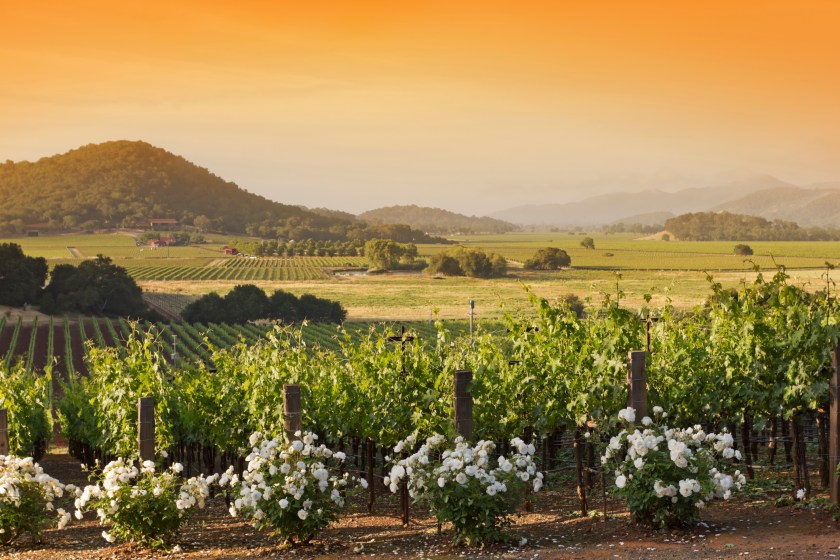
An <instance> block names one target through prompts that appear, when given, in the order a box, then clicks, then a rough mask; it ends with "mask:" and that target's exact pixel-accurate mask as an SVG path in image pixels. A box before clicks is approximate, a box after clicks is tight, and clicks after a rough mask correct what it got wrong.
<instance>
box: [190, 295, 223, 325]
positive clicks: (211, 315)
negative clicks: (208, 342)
mask: <svg viewBox="0 0 840 560" xmlns="http://www.w3.org/2000/svg"><path fill="white" fill-rule="evenodd" d="M227 309H228V308H227V302H225V300H224V298H223V297H222V296H220V295H219V294H217V293H216V292H210V293H209V294H207V295H205V296H202V297H200V298H198V299H197V300H195V301H194V302H192V303H190V304H189V305H187V306H186V307H185V308H184V309H183V311H181V318H182V319H183V320H184V321H186V322H187V323H205V324H206V323H224V322H226V319H227V317H228V311H227Z"/></svg>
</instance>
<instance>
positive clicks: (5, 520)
mask: <svg viewBox="0 0 840 560" xmlns="http://www.w3.org/2000/svg"><path fill="white" fill-rule="evenodd" d="M65 490H66V491H68V492H73V491H74V490H75V487H74V486H72V485H67V486H66V487H65V486H64V485H63V484H61V483H60V482H59V481H57V480H56V479H54V478H52V477H50V476H48V475H47V474H45V473H44V469H42V468H41V466H40V465H39V464H38V463H36V462H35V461H34V460H33V459H32V457H26V458H25V459H21V458H19V457H16V456H14V455H6V456H2V455H0V544H4V545H6V544H11V543H13V542H14V541H15V540H17V538H18V537H19V536H21V535H22V534H24V533H29V534H31V535H32V536H33V537H34V538H35V540H38V539H39V536H40V534H41V531H43V530H44V529H47V528H49V527H53V526H57V527H58V528H59V529H62V528H64V526H65V525H67V522H68V521H70V514H69V513H67V512H66V511H65V510H64V509H62V508H56V507H55V505H54V502H55V501H56V500H57V499H58V498H61V497H62V496H63V495H64V492H65Z"/></svg>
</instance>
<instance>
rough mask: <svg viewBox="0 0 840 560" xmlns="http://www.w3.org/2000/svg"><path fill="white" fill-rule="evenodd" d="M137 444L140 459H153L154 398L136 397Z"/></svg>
mask: <svg viewBox="0 0 840 560" xmlns="http://www.w3.org/2000/svg"><path fill="white" fill-rule="evenodd" d="M137 445H138V446H139V448H140V461H154V460H155V399H154V397H140V398H139V399H137Z"/></svg>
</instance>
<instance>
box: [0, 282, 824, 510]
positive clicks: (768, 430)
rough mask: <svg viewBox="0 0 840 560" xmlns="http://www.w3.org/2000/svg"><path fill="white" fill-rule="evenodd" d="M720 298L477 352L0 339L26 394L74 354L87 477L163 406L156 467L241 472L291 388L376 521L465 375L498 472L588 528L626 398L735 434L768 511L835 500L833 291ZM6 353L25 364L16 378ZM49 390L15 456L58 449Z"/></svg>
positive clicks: (360, 339) (292, 339)
mask: <svg viewBox="0 0 840 560" xmlns="http://www.w3.org/2000/svg"><path fill="white" fill-rule="evenodd" d="M710 286H711V292H710V297H709V303H708V305H707V306H705V307H702V308H700V307H698V308H696V309H694V310H693V311H691V312H682V311H678V310H676V309H674V308H673V307H671V306H670V305H665V306H662V307H658V308H644V309H641V310H630V309H627V308H625V307H622V305H621V300H622V297H623V294H622V293H621V292H620V291H617V292H616V293H614V294H610V295H608V296H606V297H605V298H604V299H603V300H602V301H601V302H600V303H590V304H589V307H588V308H587V309H586V310H585V311H584V312H583V313H580V314H578V313H577V312H575V311H574V310H572V309H570V308H569V307H567V306H566V305H565V304H563V303H556V304H554V303H550V302H548V301H546V300H544V299H542V298H539V297H536V296H532V297H531V303H532V305H533V308H532V313H530V314H524V315H521V316H508V317H506V319H505V321H504V322H503V323H501V324H491V325H484V326H483V327H482V326H480V327H479V328H478V329H477V331H476V332H475V333H473V334H472V335H470V334H469V333H468V332H467V326H466V325H464V324H463V323H460V324H457V325H456V327H457V328H454V329H451V328H446V327H445V326H444V325H442V324H440V323H437V324H436V325H429V324H427V323H424V324H414V325H406V326H408V327H409V328H408V329H407V330H402V329H397V328H395V326H390V327H389V326H381V327H371V326H370V325H353V324H348V325H346V326H345V327H343V328H342V327H336V326H329V325H307V326H303V327H300V328H293V327H267V326H266V327H259V326H253V325H246V326H239V327H231V326H227V325H177V324H171V325H169V324H167V325H132V324H129V323H127V322H125V321H113V320H91V319H76V320H71V319H69V318H68V319H63V320H53V321H52V330H51V331H50V329H49V328H46V329H45V330H46V332H47V337H46V340H45V341H44V342H39V337H38V336H37V335H33V334H32V332H33V331H35V332H40V330H41V327H42V326H41V325H34V326H32V327H28V326H24V325H22V324H21V323H16V324H14V325H4V328H3V330H2V340H3V344H5V345H6V347H13V348H15V351H14V352H13V353H9V352H7V353H6V361H5V364H4V366H3V367H4V376H5V377H6V378H7V382H8V385H9V386H10V387H22V386H24V385H25V384H24V383H23V382H22V381H20V380H23V379H27V380H31V379H33V378H35V379H37V378H38V377H39V376H40V373H39V372H38V371H37V367H38V364H42V363H46V362H48V360H47V359H43V358H39V357H38V356H39V353H38V351H37V350H35V349H36V348H44V349H46V350H45V352H46V355H47V356H53V357H54V360H55V359H58V361H61V359H60V358H57V357H58V356H59V354H60V352H59V350H58V348H60V347H62V346H64V347H65V348H66V350H65V353H64V356H65V357H64V360H65V362H66V365H65V367H66V369H67V370H68V371H86V372H87V375H86V376H77V375H73V374H70V375H68V376H67V378H68V381H67V382H65V383H64V384H63V385H62V395H61V396H60V397H59V396H56V397H54V398H53V401H52V402H53V403H54V406H55V407H56V413H57V416H58V418H59V420H60V424H61V427H62V433H63V435H64V436H65V437H66V438H67V440H68V441H69V444H70V452H71V454H72V455H73V456H74V457H76V458H77V459H79V460H81V461H83V462H85V463H87V464H91V465H92V464H94V463H95V461H97V460H99V461H108V460H111V459H113V458H115V457H120V456H123V457H125V456H129V457H130V456H136V454H137V441H138V423H137V403H138V399H139V398H141V397H152V399H153V401H152V402H153V416H154V425H155V431H154V446H153V449H154V451H155V453H162V452H166V453H167V456H168V459H167V461H178V462H180V463H183V464H184V466H185V472H184V474H185V475H186V476H189V475H191V474H195V473H201V472H203V473H213V472H216V473H218V472H221V471H223V470H225V468H226V467H227V465H233V466H234V469H238V472H242V471H243V469H244V468H245V464H246V461H245V457H244V454H245V452H247V450H248V449H250V448H251V446H252V444H251V443H249V442H250V441H251V440H250V439H249V438H250V436H251V434H253V433H255V432H259V433H262V434H279V433H283V430H284V420H285V418H284V407H285V406H286V405H285V393H284V385H288V384H295V385H297V386H299V387H300V402H301V403H302V409H301V419H302V425H303V427H304V428H305V429H308V430H311V431H313V432H314V433H315V434H316V435H318V436H319V440H320V441H323V442H325V443H326V444H328V445H329V446H330V447H331V448H333V449H340V450H342V452H345V453H346V455H347V460H348V465H349V468H350V469H353V472H357V473H360V474H362V475H364V476H365V477H366V479H367V480H368V481H369V482H370V484H369V488H368V490H367V492H368V494H367V500H366V502H367V507H368V510H369V511H371V510H372V509H373V508H375V507H376V503H377V499H378V498H377V496H378V495H379V494H381V493H382V492H383V491H384V488H385V486H383V481H384V483H385V485H386V486H387V484H388V482H387V479H386V478H384V477H385V476H386V465H387V460H386V459H385V457H386V456H388V455H389V454H391V453H392V450H393V449H394V448H395V446H397V445H398V444H399V445H400V446H402V445H405V444H404V443H400V442H403V441H404V440H405V438H406V437H408V436H413V437H415V438H416V440H415V439H410V440H409V442H412V441H423V440H424V439H425V438H426V437H428V436H431V435H433V434H447V435H449V436H450V437H451V436H452V435H453V434H454V430H455V425H453V422H452V418H453V416H455V415H456V410H455V408H454V403H455V402H457V398H455V399H453V393H454V392H455V391H456V382H455V380H454V378H453V373H454V372H456V371H458V372H463V371H469V372H471V379H472V381H471V382H470V383H469V384H468V385H461V389H462V390H463V389H464V388H465V387H467V388H468V391H469V393H470V398H471V399H472V403H473V404H472V406H471V409H470V417H469V418H470V424H471V431H472V434H473V438H474V439H475V440H480V439H483V440H489V441H492V442H496V446H497V448H498V453H499V454H501V455H504V456H509V454H510V453H511V452H512V451H511V448H510V444H509V442H510V441H511V440H512V439H513V438H522V439H523V440H524V441H525V442H528V443H530V444H531V445H532V446H533V447H534V450H535V451H534V457H535V460H538V462H539V465H540V470H541V471H542V472H543V473H545V476H546V486H547V487H553V486H554V485H561V486H562V485H566V487H567V488H568V487H569V486H571V487H572V488H574V489H575V490H574V494H573V495H575V496H576V500H578V507H577V510H578V511H579V512H580V514H581V515H584V516H585V515H586V514H587V511H588V510H589V509H591V508H595V507H608V504H607V496H608V494H612V493H613V490H614V489H615V486H614V485H613V486H611V484H610V483H609V482H608V477H610V476H612V475H611V473H610V472H607V471H605V470H603V469H601V468H600V465H599V463H598V460H597V458H598V456H599V455H600V454H601V453H603V450H604V446H605V445H606V442H609V441H611V437H613V439H614V435H615V434H616V433H617V432H616V430H617V428H616V427H615V419H616V417H617V415H618V413H619V411H621V412H622V413H625V412H624V410H623V409H624V407H625V406H626V405H627V403H628V400H629V399H630V398H632V401H633V402H634V404H636V405H637V406H638V407H642V408H639V409H640V410H644V407H647V406H648V403H649V405H650V407H651V408H652V409H653V407H655V409H657V410H658V411H659V412H658V414H660V415H661V416H662V417H663V418H664V417H665V414H666V412H667V415H668V422H669V423H670V425H673V426H693V428H692V429H693V430H697V431H699V432H703V431H705V432H709V433H711V432H721V431H722V430H723V431H724V432H728V434H731V437H732V443H733V445H734V447H735V448H736V449H738V450H739V451H738V457H739V460H740V463H741V464H740V465H739V468H740V469H741V471H742V472H743V473H744V474H745V475H746V476H747V477H748V478H749V479H753V478H754V477H755V478H758V477H761V478H762V479H764V480H766V479H767V476H768V474H772V473H777V474H778V475H779V476H780V477H781V480H777V481H776V482H774V483H773V484H774V486H772V488H774V489H776V491H777V492H778V494H777V495H782V496H784V495H785V494H787V495H788V496H792V495H795V496H796V497H797V499H808V497H810V496H811V495H812V494H816V493H817V491H818V490H817V489H818V488H820V487H822V488H827V487H828V486H829V485H830V484H831V482H832V480H833V478H834V477H833V476H832V472H833V471H832V469H833V468H834V467H836V465H832V464H831V462H830V460H829V452H828V447H829V440H830V439H831V438H836V437H837V434H836V432H834V431H833V430H829V426H828V414H827V411H828V409H829V399H830V392H829V384H830V382H831V376H832V374H833V373H834V368H833V366H832V361H831V359H832V352H833V351H834V349H835V348H836V345H837V341H838V337H839V336H840V307H838V305H837V301H836V300H835V299H834V298H833V297H830V296H829V294H828V293H826V292H825V291H824V292H821V293H817V294H810V293H808V292H806V291H804V290H803V289H802V288H800V287H798V286H796V285H793V284H790V283H789V282H788V278H787V276H786V274H785V273H784V271H781V270H780V271H779V272H778V273H777V274H776V275H775V276H773V277H772V278H771V279H769V280H766V279H765V278H764V277H763V276H761V275H759V277H758V279H757V280H756V281H755V282H754V283H752V284H748V285H744V286H742V288H741V289H740V290H737V291H734V290H725V289H723V288H721V287H720V286H719V285H717V284H715V283H714V282H711V283H710ZM45 326H46V327H49V325H45ZM27 328H28V329H29V330H27ZM61 331H63V332H64V335H63V337H61V338H59V337H57V336H56V335H55V334H53V336H52V337H50V336H49V332H53V333H55V332H61ZM173 337H174V340H175V341H177V342H175V344H173ZM84 340H89V341H90V342H89V343H88V344H87V354H86V355H85V356H84V357H81V356H80V357H79V359H81V360H82V362H83V363H78V364H77V363H76V362H75V360H74V358H73V356H75V355H76V351H75V348H76V347H75V346H74V345H80V344H81V341H84ZM68 341H70V342H68ZM114 341H120V344H118V345H116V344H113V342H114ZM172 354H177V356H176V359H174V360H173V356H172ZM12 355H20V356H23V358H22V359H21V360H17V363H18V365H17V366H15V365H14V363H15V360H14V359H10V358H9V356H12ZM67 356H71V357H70V358H67ZM628 356H632V360H631V361H630V362H629V363H628ZM628 373H629V374H630V375H628ZM628 377H630V378H631V379H633V380H634V381H633V382H634V383H635V382H636V380H638V379H646V389H645V390H646V395H643V396H642V397H641V400H637V397H638V395H637V394H636V393H635V389H633V390H631V391H628V385H627V382H628ZM27 383H30V381H27ZM30 384H31V383H30ZM43 385H44V384H43V382H42V385H41V386H39V385H37V384H34V386H35V387H36V390H31V391H30V392H29V393H28V394H26V395H24V394H7V395H5V402H7V403H9V402H12V403H14V402H17V403H21V402H26V403H28V404H27V406H23V405H20V406H17V407H11V408H10V410H11V411H13V412H10V416H9V424H10V426H11V427H12V428H13V429H11V430H10V442H11V446H12V449H13V450H16V451H17V452H19V453H27V452H32V451H33V450H37V449H40V448H42V447H43V443H42V441H43V438H45V437H46V436H47V434H46V433H45V432H44V428H43V426H44V425H45V423H44V422H43V421H39V422H36V421H35V420H34V419H31V418H28V417H27V416H25V415H24V414H23V413H22V411H23V410H30V411H31V410H38V407H37V403H38V402H41V403H43V404H42V408H41V409H40V410H42V411H43V412H42V413H41V414H46V413H47V410H46V408H43V407H44V406H45V405H46V404H47V403H49V402H50V398H48V397H47V396H46V395H45V394H44V391H46V389H45V388H43ZM38 387H42V388H40V389H39V388H38ZM0 391H2V390H0ZM39 392H40V393H39ZM39 394H40V396H39ZM27 399H29V400H28V401H27ZM639 403H640V404H639ZM663 410H664V411H666V412H663ZM14 411H16V412H14ZM648 420H649V419H648ZM631 421H632V420H631ZM36 423H37V424H38V426H41V428H34V427H33V425H35V424H36ZM646 425H647V424H646ZM690 432H691V431H690V430H689V433H690ZM830 432H831V433H830ZM726 437H729V435H727V436H726ZM39 438H41V439H39ZM409 445H411V444H410V443H409ZM410 451H413V450H410ZM666 456H667V451H666ZM672 456H673V454H672ZM615 484H617V485H618V488H619V489H620V488H622V486H623V484H624V481H622V482H621V483H620V484H619V483H618V482H616V483H615ZM764 484H766V482H765V483H764ZM611 488H612V490H611ZM780 499H781V498H780ZM789 499H790V498H789ZM610 503H611V504H613V505H611V506H609V507H615V505H614V497H613V498H611V502H610Z"/></svg>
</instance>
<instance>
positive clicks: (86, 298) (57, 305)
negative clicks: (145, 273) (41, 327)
mask: <svg viewBox="0 0 840 560" xmlns="http://www.w3.org/2000/svg"><path fill="white" fill-rule="evenodd" d="M41 311H43V312H44V313H48V314H60V313H68V312H79V313H86V314H90V315H111V316H118V317H148V316H149V313H150V312H149V309H148V308H147V307H146V304H145V303H144V302H143V291H142V290H141V289H140V287H139V286H137V283H136V282H135V281H134V279H133V278H132V277H131V276H129V275H128V272H126V270H125V269H124V268H122V267H121V266H117V265H115V264H113V263H112V262H111V259H110V258H109V257H105V256H103V255H97V256H96V258H95V259H93V260H89V261H84V262H82V263H81V264H80V265H79V266H76V267H74V266H72V265H58V266H56V267H55V269H53V273H52V275H51V276H50V283H49V285H47V287H46V288H44V295H43V297H42V299H41Z"/></svg>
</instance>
